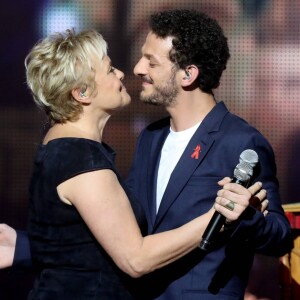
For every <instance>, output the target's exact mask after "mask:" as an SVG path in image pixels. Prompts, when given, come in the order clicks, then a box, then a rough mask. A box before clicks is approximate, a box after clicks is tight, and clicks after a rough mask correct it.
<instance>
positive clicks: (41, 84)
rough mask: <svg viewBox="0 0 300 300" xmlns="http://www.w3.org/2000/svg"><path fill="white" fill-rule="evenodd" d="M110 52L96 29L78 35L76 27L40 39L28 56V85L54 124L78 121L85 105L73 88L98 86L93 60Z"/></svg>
mask: <svg viewBox="0 0 300 300" xmlns="http://www.w3.org/2000/svg"><path fill="white" fill-rule="evenodd" d="M95 55H96V57H98V58H99V60H100V62H101V61H102V59H103V57H104V56H106V55H107V43H106V42H105V40H104V39H103V37H102V35H101V34H99V33H98V32H96V31H95V30H88V31H83V32H80V33H78V34H76V33H75V31H74V29H72V30H70V29H68V30H66V31H65V32H64V33H55V34H53V35H51V36H49V37H47V38H45V39H43V40H41V41H39V42H38V43H37V44H36V45H35V46H34V47H33V49H32V50H31V51H30V52H29V54H28V55H27V57H26V59H25V67H26V78H27V84H28V86H29V88H30V89H31V91H32V94H33V97H34V100H35V102H36V103H37V104H38V106H40V107H41V108H43V109H44V110H45V112H46V114H47V115H48V116H49V118H50V120H51V122H52V123H64V122H66V121H75V120H77V119H78V117H79V114H80V113H81V112H82V105H81V104H80V103H79V102H78V101H76V100H75V99H74V98H73V96H72V94H71V91H72V90H73V89H77V88H78V89H80V90H81V91H82V92H84V91H85V90H86V89H87V88H90V89H92V91H94V89H95V70H94V69H93V64H92V59H93V57H95Z"/></svg>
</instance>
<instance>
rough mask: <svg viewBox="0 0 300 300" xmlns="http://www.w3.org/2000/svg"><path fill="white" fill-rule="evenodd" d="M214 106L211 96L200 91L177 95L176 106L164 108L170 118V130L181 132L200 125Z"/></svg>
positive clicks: (214, 102)
mask: <svg viewBox="0 0 300 300" xmlns="http://www.w3.org/2000/svg"><path fill="white" fill-rule="evenodd" d="M215 105H216V101H215V99H214V97H213V95H211V94H207V93H203V92H201V91H200V90H194V91H192V92H184V93H183V94H181V95H178V99H177V102H176V104H175V105H174V106H172V107H167V108H166V110H167V112H168V113H169V114H170V117H171V128H172V130H174V131H182V130H186V129H188V128H191V127H193V126H194V125H196V124H198V123H200V122H201V121H202V120H203V119H204V118H205V117H206V115H207V114H208V113H209V112H210V111H211V110H212V108H213V107H214V106H215Z"/></svg>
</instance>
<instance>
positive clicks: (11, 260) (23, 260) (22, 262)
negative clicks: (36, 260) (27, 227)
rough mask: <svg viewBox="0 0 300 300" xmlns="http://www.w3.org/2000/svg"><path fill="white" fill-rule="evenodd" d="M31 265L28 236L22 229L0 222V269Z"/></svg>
mask: <svg viewBox="0 0 300 300" xmlns="http://www.w3.org/2000/svg"><path fill="white" fill-rule="evenodd" d="M12 266H17V267H19V266H20V267H29V266H31V254H30V247H29V240H28V236H27V234H26V233H25V232H23V231H16V230H15V229H14V228H12V227H10V226H8V225H6V224H0V269H4V268H8V267H12Z"/></svg>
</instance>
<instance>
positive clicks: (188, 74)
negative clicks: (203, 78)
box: [181, 65, 199, 87]
mask: <svg viewBox="0 0 300 300" xmlns="http://www.w3.org/2000/svg"><path fill="white" fill-rule="evenodd" d="M198 75H199V69H198V67H197V66H196V65H189V66H187V67H186V68H185V69H184V70H182V82H181V85H182V86H183V87H187V86H190V85H191V84H192V83H193V82H194V81H195V80H196V79H197V77H198Z"/></svg>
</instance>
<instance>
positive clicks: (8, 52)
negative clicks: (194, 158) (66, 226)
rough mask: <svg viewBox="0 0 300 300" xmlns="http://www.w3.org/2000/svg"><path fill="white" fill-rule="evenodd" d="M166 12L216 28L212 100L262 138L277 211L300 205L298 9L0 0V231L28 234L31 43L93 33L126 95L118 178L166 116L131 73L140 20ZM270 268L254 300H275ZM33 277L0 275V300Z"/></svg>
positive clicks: (252, 3)
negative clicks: (208, 20)
mask: <svg viewBox="0 0 300 300" xmlns="http://www.w3.org/2000/svg"><path fill="white" fill-rule="evenodd" d="M166 8H194V9H197V10H201V11H204V12H206V13H208V14H209V15H211V16H213V17H215V18H216V19H217V20H218V21H219V23H220V24H221V26H222V27H223V29H224V31H225V33H226V35H227V36H228V39H229V44H230V49H231V59H230V62H229V64H228V67H227V70H226V71H225V73H224V75H223V79H222V82H221V86H220V87H219V89H218V90H217V92H216V96H217V99H218V100H224V101H225V103H226V104H227V105H228V107H229V108H230V109H231V111H232V112H234V113H236V114H239V115H240V116H242V117H243V118H245V119H246V120H247V121H249V122H250V123H252V124H253V125H254V126H256V127H257V128H258V129H259V130H260V131H261V132H262V133H263V134H264V135H265V136H266V137H267V138H268V140H269V141H270V143H271V144H272V145H273V148H274V151H275V155H276V159H277V166H278V178H279V181H280V187H281V195H282V201H283V203H291V202H299V201H300V200H299V198H298V194H297V193H296V189H297V185H298V186H299V183H300V181H299V179H298V178H299V177H298V176H297V175H298V172H297V171H298V170H299V168H300V159H299V158H298V156H299V155H300V154H299V152H300V151H299V150H300V134H299V130H300V128H299V127H300V119H299V112H300V100H299V94H300V40H299V39H300V23H299V19H300V1H298V0H198V1H196V0H194V1H191V0H181V1H179V0H178V1H176V0H151V1H140V0H98V1H97V0H95V1H92V0H77V1H76V0H74V1H67V0H65V1H62V0H60V1H59V0H56V1H55V0H53V1H50V0H48V1H47V0H13V1H8V0H1V2H0V19H1V31H0V37H1V39H0V41H1V47H0V60H1V63H0V67H1V72H0V99H1V109H0V126H1V127H0V128H1V129H0V222H3V223H8V224H9V225H11V226H13V227H15V228H19V229H22V228H26V215H27V204H28V193H27V189H28V181H29V178H30V174H31V167H32V160H33V155H34V151H35V148H36V144H37V143H38V142H39V141H40V139H41V137H42V134H43V129H44V128H45V126H46V125H45V120H44V116H43V114H42V113H41V112H40V111H39V110H38V109H37V108H36V107H35V105H34V103H33V100H32V98H31V96H30V93H29V92H28V89H27V87H26V84H25V74H24V58H25V56H26V54H27V53H28V51H29V50H30V48H31V47H32V46H33V44H34V43H35V42H36V41H37V40H38V39H40V38H42V37H44V36H45V35H48V34H50V33H52V32H55V31H63V30H65V29H66V28H71V27H75V29H77V30H82V29H86V28H95V29H97V30H99V31H100V32H101V33H102V34H103V35H104V38H105V39H106V40H107V41H108V44H109V55H110V56H111V58H112V61H113V63H114V65H115V66H116V67H118V68H119V69H121V70H123V71H124V72H125V74H126V77H125V85H126V86H127V89H128V90H129V92H130V94H131V95H132V103H131V105H130V106H129V107H127V108H126V109H124V110H123V111H122V112H120V113H118V114H117V115H115V116H113V117H112V118H111V120H110V121H109V124H108V126H107V130H106V133H105V141H106V142H107V143H109V144H110V145H111V146H112V147H113V148H115V150H116V151H117V153H118V155H117V165H118V168H119V170H120V171H121V173H122V174H123V175H124V176H126V174H127V172H128V169H129V166H130V163H131V159H132V155H133V149H134V144H135V140H136V137H137V135H138V134H139V132H140V131H141V129H142V128H143V127H144V126H145V125H146V124H148V123H149V122H151V121H153V120H155V119H158V118H160V117H162V116H164V114H165V113H164V111H163V110H161V109H159V108H156V107H151V106H147V105H145V104H140V103H139V100H138V93H139V89H140V81H139V80H138V79H136V78H134V76H133V74H132V69H133V66H134V64H135V63H136V62H137V60H138V58H139V54H140V47H141V45H142V43H143V40H144V38H145V35H146V33H147V17H148V16H149V14H150V13H151V12H153V11H157V10H162V9H166ZM228 175H229V176H230V174H228ZM83 259H84V258H83ZM277 268H278V265H277V260H276V259H272V258H266V257H257V259H256V260H255V264H254V268H253V275H252V276H251V278H250V286H249V288H250V289H252V290H253V291H254V292H255V293H256V294H257V295H259V296H261V297H266V298H267V299H272V300H273V299H275V300H276V299H278V289H279V287H278V270H277ZM32 278H33V275H32V274H31V273H30V272H29V271H24V270H3V271H1V272H0V299H5V300H6V299H14V300H15V299H18V300H22V299H26V295H27V292H28V290H29V289H30V287H31V285H32Z"/></svg>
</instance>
